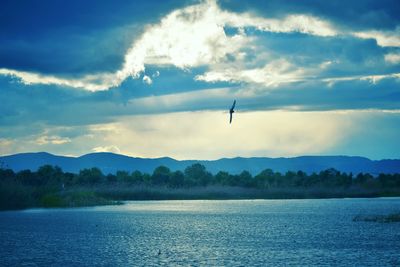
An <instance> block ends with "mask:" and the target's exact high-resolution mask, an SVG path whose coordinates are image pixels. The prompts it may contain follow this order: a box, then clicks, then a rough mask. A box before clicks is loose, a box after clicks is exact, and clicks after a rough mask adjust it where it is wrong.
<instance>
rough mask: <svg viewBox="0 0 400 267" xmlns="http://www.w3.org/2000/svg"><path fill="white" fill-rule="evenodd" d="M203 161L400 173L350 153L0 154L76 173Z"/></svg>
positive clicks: (1, 163) (3, 162) (20, 165)
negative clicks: (182, 156)
mask: <svg viewBox="0 0 400 267" xmlns="http://www.w3.org/2000/svg"><path fill="white" fill-rule="evenodd" d="M197 162H198V163H200V164H203V165H204V166H205V167H206V169H207V170H208V171H210V172H211V173H213V174H215V173H217V172H218V171H227V172H229V173H231V174H238V173H240V172H242V171H243V170H247V171H249V172H250V173H251V174H253V175H256V174H258V173H260V172H261V171H262V170H265V169H272V170H273V171H279V172H281V173H285V172H287V171H298V170H302V171H304V172H306V173H312V172H320V171H321V170H326V169H328V168H335V169H337V170H339V171H341V172H347V173H350V172H352V173H353V174H357V173H360V172H363V173H370V174H373V175H377V174H379V173H400V159H384V160H370V159H368V158H364V157H353V156H301V157H293V158H267V157H253V158H242V157H237V158H222V159H218V160H175V159H173V158H169V157H163V158H138V157H129V156H125V155H119V154H113V153H106V152H100V153H91V154H86V155H83V156H80V157H66V156H57V155H53V154H50V153H46V152H38V153H21V154H14V155H9V156H1V157H0V167H2V168H10V169H12V170H14V171H21V170H24V169H30V170H31V171H36V170H37V169H38V168H39V167H40V166H43V165H46V164H49V165H54V166H59V167H61V169H62V170H63V171H66V172H72V173H78V172H79V171H80V170H81V169H84V168H91V167H97V168H99V169H101V170H102V172H103V173H104V174H108V173H115V172H116V171H118V170H123V171H129V172H131V171H134V170H139V171H141V172H144V173H150V174H151V173H152V172H153V170H154V169H155V168H156V167H158V166H161V165H163V166H166V167H168V168H170V169H171V170H172V171H175V170H184V169H185V168H186V167H187V166H190V165H192V164H194V163H197Z"/></svg>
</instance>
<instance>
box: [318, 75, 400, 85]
mask: <svg viewBox="0 0 400 267" xmlns="http://www.w3.org/2000/svg"><path fill="white" fill-rule="evenodd" d="M383 79H400V73H391V74H382V75H356V76H345V77H333V78H324V79H322V81H323V82H326V83H328V84H329V85H330V86H331V85H333V84H334V83H337V82H343V81H353V80H361V81H362V80H364V81H370V82H371V83H373V84H375V83H377V82H379V81H381V80H383Z"/></svg>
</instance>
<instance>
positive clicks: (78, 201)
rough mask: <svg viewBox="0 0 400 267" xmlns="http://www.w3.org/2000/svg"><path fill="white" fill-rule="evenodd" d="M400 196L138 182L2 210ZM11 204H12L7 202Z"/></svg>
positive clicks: (397, 194)
mask: <svg viewBox="0 0 400 267" xmlns="http://www.w3.org/2000/svg"><path fill="white" fill-rule="evenodd" d="M381 197H400V191H399V190H384V191H382V190H376V189H375V190H372V189H371V190H360V189H359V188H333V189H329V188H296V189H294V188H273V189H264V190H260V189H254V188H244V187H229V186H207V187H189V188H168V187H150V186H135V187H124V186H121V185H118V186H107V187H106V186H104V187H101V186H99V187H73V188H68V189H67V190H64V191H53V192H52V193H48V194H45V195H44V196H43V197H42V198H41V199H39V200H36V201H34V202H32V203H29V202H27V203H25V205H21V206H19V207H18V206H13V205H12V204H13V203H10V202H9V203H2V206H1V209H0V211H12V210H15V211H16V210H25V209H31V208H75V207H91V206H104V205H123V204H124V202H125V201H163V200H302V199H346V198H350V199H354V198H381ZM7 204H8V205H7Z"/></svg>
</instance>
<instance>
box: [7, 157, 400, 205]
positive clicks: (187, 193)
mask: <svg viewBox="0 0 400 267" xmlns="http://www.w3.org/2000/svg"><path fill="white" fill-rule="evenodd" d="M384 196H400V174H383V173H382V174H380V175H378V176H375V177H374V176H372V175H370V174H368V173H358V174H352V173H344V172H340V171H337V170H335V169H327V170H324V171H321V172H319V173H312V174H307V173H305V172H303V171H297V172H294V171H288V172H286V173H279V172H274V171H272V170H271V169H265V170H264V171H262V172H260V173H259V174H257V175H255V176H252V175H251V174H250V173H249V172H248V171H243V172H242V173H240V174H238V175H232V174H230V173H228V172H224V171H220V172H218V173H217V174H215V175H213V174H211V173H210V172H208V171H207V170H206V168H205V167H204V166H203V165H201V164H199V163H195V164H193V165H191V166H189V167H187V168H186V169H185V170H184V171H171V170H170V169H169V168H167V167H165V166H159V167H157V168H156V169H154V171H153V173H152V174H148V173H141V172H139V171H134V172H132V173H129V172H126V171H117V172H116V173H115V174H107V175H105V174H103V173H102V172H101V171H100V169H98V168H90V169H82V170H81V171H80V172H79V173H77V174H75V173H69V172H63V171H62V169H61V168H59V167H57V166H51V165H44V166H42V167H40V168H39V169H38V170H37V171H35V172H32V171H30V170H22V171H19V172H14V171H12V170H10V169H5V168H2V169H0V210H10V209H24V208H31V207H79V206H93V205H111V204H120V203H121V201H123V200H167V199H168V200H173V199H177V200H178V199H297V198H300V199H301V198H341V197H384Z"/></svg>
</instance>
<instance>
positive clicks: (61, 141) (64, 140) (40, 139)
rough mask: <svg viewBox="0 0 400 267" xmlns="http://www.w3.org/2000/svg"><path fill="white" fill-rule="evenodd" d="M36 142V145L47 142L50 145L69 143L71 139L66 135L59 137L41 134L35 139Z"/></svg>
mask: <svg viewBox="0 0 400 267" xmlns="http://www.w3.org/2000/svg"><path fill="white" fill-rule="evenodd" d="M35 142H36V144H38V145H47V144H52V145H62V144H66V143H71V139H70V138H67V137H60V136H55V135H53V136H47V135H43V136H40V137H38V138H37V139H36V141H35Z"/></svg>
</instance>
